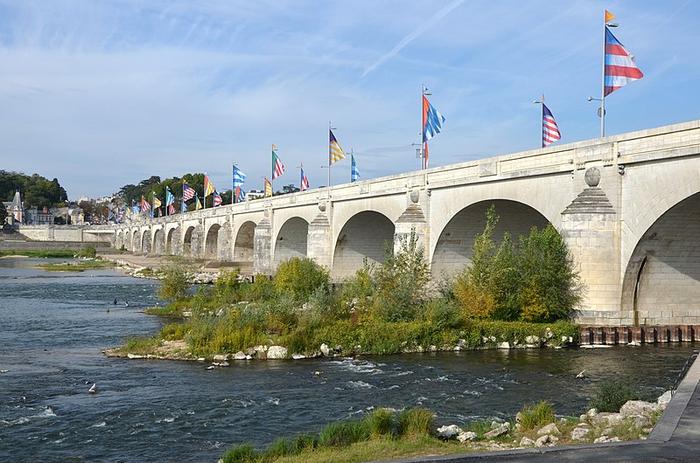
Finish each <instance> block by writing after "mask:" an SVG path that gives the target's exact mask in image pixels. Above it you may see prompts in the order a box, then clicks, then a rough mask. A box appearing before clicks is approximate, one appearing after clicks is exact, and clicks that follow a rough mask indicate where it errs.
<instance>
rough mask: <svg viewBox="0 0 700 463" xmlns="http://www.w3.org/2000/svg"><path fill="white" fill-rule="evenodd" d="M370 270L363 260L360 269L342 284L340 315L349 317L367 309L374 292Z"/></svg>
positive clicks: (369, 266) (370, 267)
mask: <svg viewBox="0 0 700 463" xmlns="http://www.w3.org/2000/svg"><path fill="white" fill-rule="evenodd" d="M372 269H373V267H372V266H371V265H369V264H368V263H367V260H366V259H365V261H364V265H363V266H362V268H361V269H359V270H358V271H357V272H355V274H354V275H353V276H352V277H350V278H348V279H347V280H345V281H344V282H343V284H342V286H341V289H340V297H339V298H340V307H339V309H340V311H341V314H343V313H345V314H347V315H349V314H350V313H351V312H364V311H367V309H369V301H370V300H371V298H372V296H373V295H374V291H375V286H374V280H373V279H372Z"/></svg>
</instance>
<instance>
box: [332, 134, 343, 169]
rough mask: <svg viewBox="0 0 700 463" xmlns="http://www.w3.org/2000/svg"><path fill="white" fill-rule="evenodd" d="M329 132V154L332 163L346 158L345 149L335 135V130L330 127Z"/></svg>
mask: <svg viewBox="0 0 700 463" xmlns="http://www.w3.org/2000/svg"><path fill="white" fill-rule="evenodd" d="M328 133H329V144H328V156H329V162H330V164H333V163H334V162H338V161H340V160H341V159H345V151H343V148H341V147H340V143H338V140H337V139H336V138H335V135H333V131H332V130H331V129H328Z"/></svg>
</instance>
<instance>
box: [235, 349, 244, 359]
mask: <svg viewBox="0 0 700 463" xmlns="http://www.w3.org/2000/svg"><path fill="white" fill-rule="evenodd" d="M246 357H247V355H245V353H244V352H243V351H240V350H239V351H238V352H236V353H235V354H233V360H245V359H246Z"/></svg>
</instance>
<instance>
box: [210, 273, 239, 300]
mask: <svg viewBox="0 0 700 463" xmlns="http://www.w3.org/2000/svg"><path fill="white" fill-rule="evenodd" d="M240 285H241V283H240V281H239V279H238V271H236V270H232V271H228V272H221V273H219V276H218V278H217V279H216V283H214V295H215V296H216V298H217V299H218V301H219V302H221V303H224V304H231V303H234V302H238V301H239V300H240Z"/></svg>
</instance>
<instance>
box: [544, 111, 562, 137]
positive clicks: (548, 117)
mask: <svg viewBox="0 0 700 463" xmlns="http://www.w3.org/2000/svg"><path fill="white" fill-rule="evenodd" d="M557 140H561V133H560V132H559V127H558V126H557V121H555V120H554V115H553V114H552V111H550V110H549V108H548V107H547V106H546V105H545V104H544V103H542V148H544V147H545V146H549V145H551V144H552V143H554V142H555V141H557Z"/></svg>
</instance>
